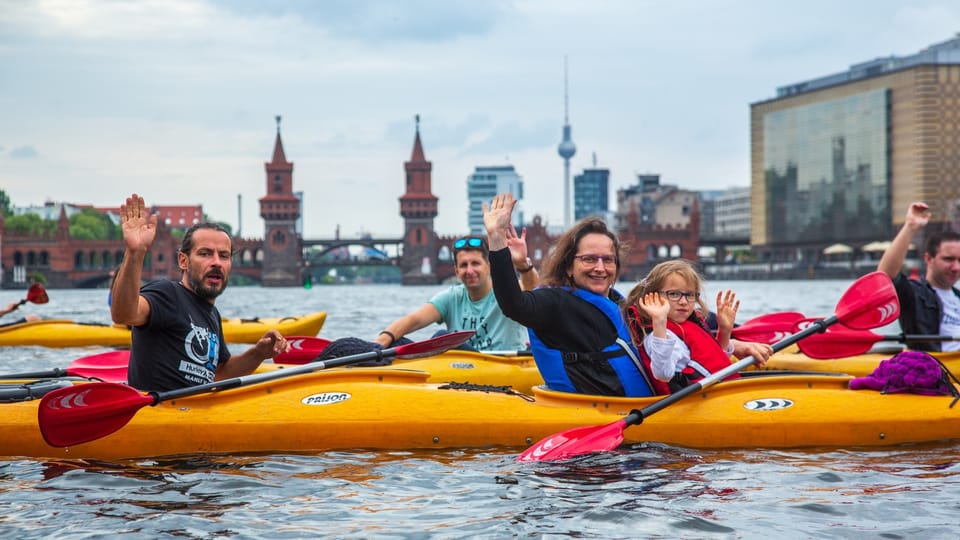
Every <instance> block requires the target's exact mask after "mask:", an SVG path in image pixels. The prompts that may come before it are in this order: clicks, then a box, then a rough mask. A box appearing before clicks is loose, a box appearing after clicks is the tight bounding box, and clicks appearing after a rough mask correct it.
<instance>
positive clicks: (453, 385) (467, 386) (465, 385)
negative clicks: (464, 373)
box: [437, 381, 536, 403]
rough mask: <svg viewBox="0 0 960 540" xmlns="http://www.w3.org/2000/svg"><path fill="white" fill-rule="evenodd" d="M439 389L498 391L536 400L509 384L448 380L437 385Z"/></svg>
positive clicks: (532, 400)
mask: <svg viewBox="0 0 960 540" xmlns="http://www.w3.org/2000/svg"><path fill="white" fill-rule="evenodd" d="M437 388H438V389H439V390H466V391H468V392H486V393H488V394H489V393H491V392H494V393H498V394H507V395H508V396H517V397H519V398H520V399H523V400H525V401H529V402H531V403H532V402H534V401H536V400H535V399H534V398H533V396H529V395H527V394H524V393H522V392H517V391H516V390H514V389H513V388H510V387H509V386H495V385H492V384H473V383H469V382H462V383H461V382H452V381H451V382H448V383H446V384H444V385H442V386H439V387H437Z"/></svg>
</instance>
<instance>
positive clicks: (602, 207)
mask: <svg viewBox="0 0 960 540" xmlns="http://www.w3.org/2000/svg"><path fill="white" fill-rule="evenodd" d="M609 199H610V169H597V168H593V169H584V170H583V173H581V174H578V175H576V176H574V177H573V219H574V221H579V220H581V219H583V218H585V217H588V216H597V217H601V218H603V219H604V220H606V219H608V213H609V211H610V200H609Z"/></svg>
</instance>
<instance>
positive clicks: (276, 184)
mask: <svg viewBox="0 0 960 540" xmlns="http://www.w3.org/2000/svg"><path fill="white" fill-rule="evenodd" d="M265 168H266V172H267V194H266V195H265V196H264V197H263V198H261V199H260V217H262V218H263V224H264V231H263V266H262V269H263V274H262V278H261V279H262V282H263V286H264V287H292V286H298V285H301V284H302V281H301V278H300V268H301V261H302V258H303V254H302V250H301V243H300V235H298V234H297V229H296V224H297V218H299V217H300V199H299V198H297V196H296V195H294V194H293V163H290V162H288V161H287V156H286V155H284V153H283V142H282V141H281V140H280V116H277V141H276V142H275V143H274V145H273V160H272V161H271V162H269V163H266V164H265Z"/></svg>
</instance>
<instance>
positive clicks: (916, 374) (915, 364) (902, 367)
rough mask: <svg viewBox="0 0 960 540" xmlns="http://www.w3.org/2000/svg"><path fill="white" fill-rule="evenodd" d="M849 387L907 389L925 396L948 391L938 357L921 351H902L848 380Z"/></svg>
mask: <svg viewBox="0 0 960 540" xmlns="http://www.w3.org/2000/svg"><path fill="white" fill-rule="evenodd" d="M850 388H851V389H852V390H864V389H867V390H880V391H881V392H882V393H884V394H897V393H901V392H909V393H912V394H922V395H927V396H936V395H945V394H950V393H951V388H950V385H949V383H948V382H947V381H946V380H945V377H944V373H943V369H942V368H941V367H940V363H939V362H937V359H936V358H934V357H932V356H930V355H929V354H927V353H925V352H923V351H903V352H901V353H898V354H897V355H896V356H894V357H893V358H890V359H888V360H884V361H882V362H880V364H879V365H878V366H877V368H876V369H874V370H873V373H871V374H870V375H868V376H866V377H858V378H856V379H853V380H851V381H850Z"/></svg>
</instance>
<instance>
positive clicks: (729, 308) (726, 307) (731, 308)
mask: <svg viewBox="0 0 960 540" xmlns="http://www.w3.org/2000/svg"><path fill="white" fill-rule="evenodd" d="M739 309H740V301H739V300H737V295H736V294H734V292H733V291H731V290H730V289H727V290H726V291H720V292H718V293H717V328H718V329H720V330H726V331H728V332H729V331H731V330H733V323H734V322H735V321H736V320H737V311H738V310H739Z"/></svg>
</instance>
